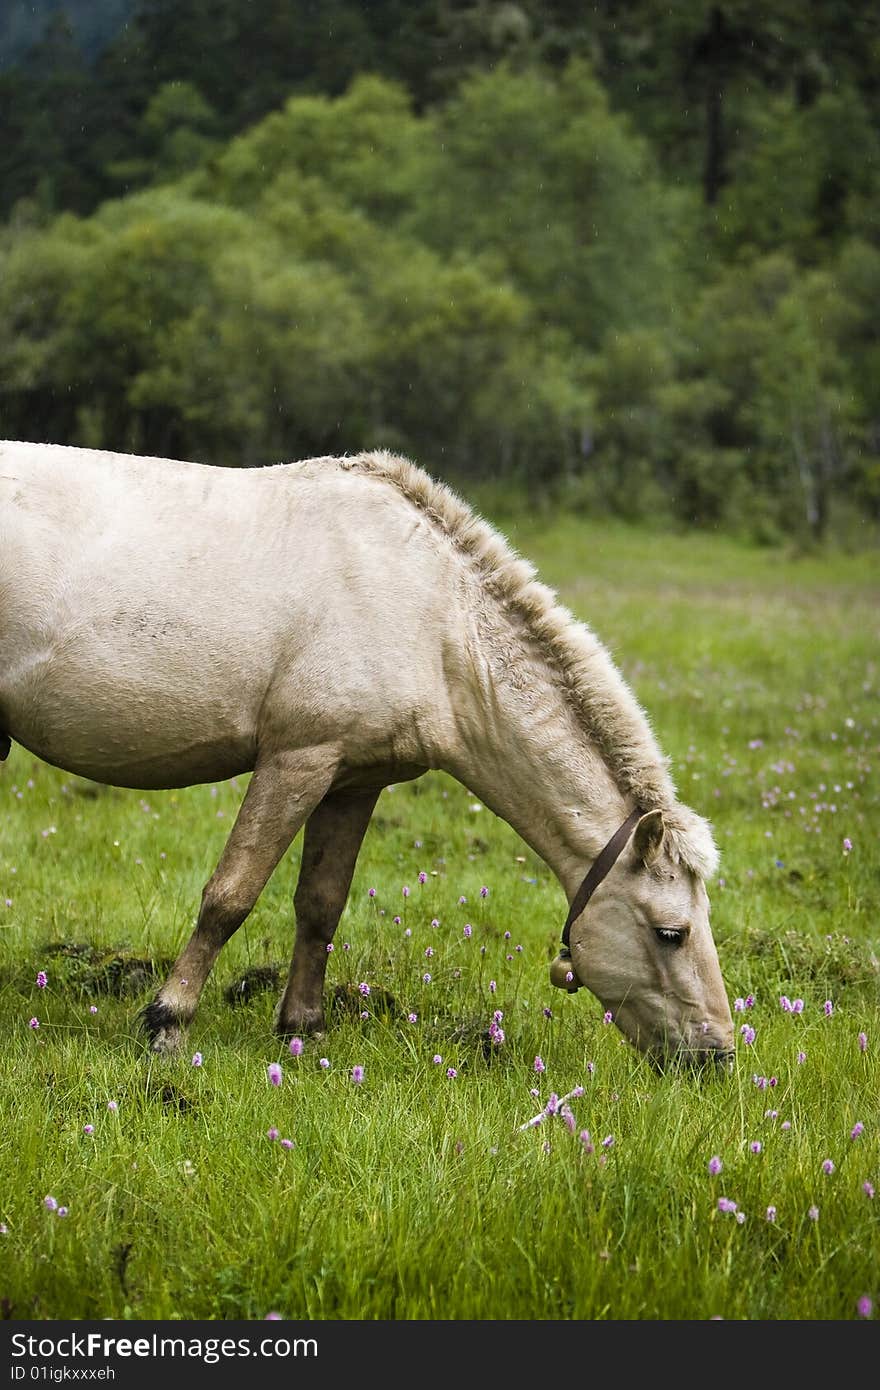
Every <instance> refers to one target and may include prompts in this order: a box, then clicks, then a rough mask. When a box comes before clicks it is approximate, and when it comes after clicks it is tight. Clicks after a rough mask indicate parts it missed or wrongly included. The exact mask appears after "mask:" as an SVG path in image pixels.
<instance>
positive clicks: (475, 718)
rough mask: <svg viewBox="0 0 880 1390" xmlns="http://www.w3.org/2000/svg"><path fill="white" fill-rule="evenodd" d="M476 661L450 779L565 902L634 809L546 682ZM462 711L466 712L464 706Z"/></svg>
mask: <svg viewBox="0 0 880 1390" xmlns="http://www.w3.org/2000/svg"><path fill="white" fill-rule="evenodd" d="M511 656H512V653H510V652H502V653H500V654H499V653H498V652H496V653H494V654H491V655H489V657H488V658H487V657H486V655H485V653H481V654H480V657H479V658H478V661H479V664H480V666H481V668H482V669H481V675H482V681H481V685H482V689H481V691H480V694H479V697H477V696H476V692H475V691H474V689H473V686H470V688H469V689H467V690H464V691H463V690H459V691H458V694H457V699H458V702H459V711H460V713H463V714H464V717H463V718H460V719H459V720H458V721H457V724H458V729H459V747H458V748H457V750H456V754H455V757H454V760H453V762H452V764H451V765H450V767H449V770H450V771H452V772H453V773H454V774H455V776H457V777H458V778H459V780H460V781H462V782H463V783H464V784H465V785H466V786H468V787H469V788H470V789H471V790H472V791H473V792H475V793H476V794H477V795H478V796H479V797H480V799H481V800H482V801H483V802H484V803H485V805H486V806H488V807H489V809H490V810H492V811H494V812H495V814H496V815H498V816H501V817H502V819H503V820H506V821H507V822H508V823H509V824H510V825H511V826H513V828H514V829H515V830H516V831H517V833H518V834H519V835H520V836H521V837H522V839H523V840H525V842H526V843H527V844H528V845H529V846H530V847H531V848H532V849H533V850H534V851H535V852H536V853H537V854H539V855H540V856H541V858H542V859H543V860H544V862H545V863H546V864H548V865H549V867H550V868H551V869H552V870H553V872H554V873H555V874H556V877H557V878H558V879H559V881H560V883H561V884H562V886H563V888H564V889H565V891H566V893H567V894H568V897H569V899H571V898H572V897H573V895H574V893H575V891H576V889H577V887H578V886H579V884H580V882H581V880H582V878H583V875H584V871H585V867H586V866H587V865H588V864H589V863H590V862H591V861H592V860H593V859H595V857H596V856H597V854H598V853H599V851H600V849H601V848H602V846H603V845H604V844H605V843H606V841H607V840H608V839H609V838H610V836H611V835H612V834H613V832H614V830H615V829H616V828H617V826H618V825H620V823H621V821H622V820H624V819H625V817H626V815H627V813H628V811H629V810H630V809H631V802H632V798H630V800H629V801H627V799H626V798H625V797H624V796H623V794H622V793H621V791H620V789H619V788H618V787H617V786H616V784H615V782H614V780H613V778H612V776H611V773H610V772H609V770H608V767H607V766H606V764H605V762H604V761H603V759H602V757H601V756H600V754H599V752H598V750H597V749H596V748H595V746H594V745H592V744H591V743H590V741H589V739H588V737H587V734H586V733H585V732H584V731H583V730H582V729H581V728H580V726H579V724H578V721H577V718H576V716H575V713H574V711H573V709H572V707H571V705H570V703H569V701H568V700H567V699H566V697H565V694H564V692H563V691H562V690H561V688H560V685H559V683H558V681H556V680H555V679H554V678H553V676H552V674H551V673H550V672H549V671H548V670H546V668H542V666H541V663H540V662H539V661H535V660H527V661H526V664H525V667H523V665H521V664H520V662H519V660H517V661H515V662H511V661H510V657H511ZM462 700H463V701H464V702H465V704H466V709H465V710H462V708H461V703H460V702H461V701H462Z"/></svg>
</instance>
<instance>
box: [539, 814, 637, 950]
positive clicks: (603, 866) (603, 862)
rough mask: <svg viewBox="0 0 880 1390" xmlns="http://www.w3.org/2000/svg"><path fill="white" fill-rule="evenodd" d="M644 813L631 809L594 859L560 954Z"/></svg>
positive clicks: (567, 922)
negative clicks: (573, 927)
mask: <svg viewBox="0 0 880 1390" xmlns="http://www.w3.org/2000/svg"><path fill="white" fill-rule="evenodd" d="M644 814H645V812H644V810H643V809H642V807H641V806H637V807H636V808H635V810H634V811H631V812H630V814H629V815H628V816H627V818H626V820H625V821H624V822H623V825H621V826H619V827H618V828H617V830H615V832H614V834H613V835H612V836H611V839H610V840H609V841H608V843H607V845H605V846H604V848H603V849H601V850H600V851H599V853H598V855H597V856H596V858H595V859H594V860H593V863H592V865H591V867H590V869H589V871H588V873H587V876H586V878H585V879H584V881H583V883H582V884H581V886H580V888H579V889H578V890H577V892H576V893H575V895H574V898H573V900H572V904H571V907H570V908H569V909H568V916H567V917H566V919H565V926H564V927H563V928H562V947H563V950H562V952H560V954H563V953H564V952H567V951H568V938H569V935H570V933H571V924H572V922H574V920H575V918H576V917H580V915H581V913H582V912H583V910H584V908H585V907H586V905H587V903H588V902H589V901H590V898H591V897H592V896H593V894H594V893H595V891H596V889H597V888H598V887H599V884H600V883H601V882H602V880H603V878H604V877H605V876H606V874H607V873H608V872H609V871H610V869H611V868H613V866H614V864H616V862H617V860H618V859H619V857H620V854H621V851H622V850H623V847H624V845H625V844H626V842H627V840H628V839H629V837H630V835H631V834H632V833H633V831H634V830H635V828H636V825H637V823H638V822H639V821H640V820H641V818H642V816H643V815H644Z"/></svg>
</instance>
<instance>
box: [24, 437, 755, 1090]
mask: <svg viewBox="0 0 880 1390" xmlns="http://www.w3.org/2000/svg"><path fill="white" fill-rule="evenodd" d="M11 740H14V741H15V742H17V743H19V744H20V745H21V746H23V747H24V748H26V749H28V750H29V751H30V752H31V753H32V754H34V755H35V756H36V757H38V758H40V759H41V760H43V761H45V762H47V763H50V764H52V765H54V766H56V767H59V768H62V769H64V770H65V771H66V772H68V773H71V774H73V775H77V776H81V777H84V778H88V779H90V780H92V781H95V782H99V783H104V784H108V785H113V786H117V787H128V788H136V789H139V790H142V791H150V790H157V789H170V788H176V787H184V786H190V785H194V784H197V783H204V782H216V781H219V780H224V779H229V778H233V777H237V776H240V775H244V774H250V776H249V780H248V785H247V789H246V792H245V793H244V796H243V798H242V802H241V805H240V808H239V811H238V814H237V817H236V819H235V823H234V826H233V828H232V830H231V832H230V834H229V837H228V840H227V841H226V844H225V847H224V849H223V851H222V853H221V855H220V858H219V861H218V862H217V865H216V868H215V869H214V872H213V873H212V874H211V876H210V878H209V879H208V881H207V882H206V883H205V885H204V888H203V891H202V895H201V903H200V906H199V911H198V916H197V920H196V924H195V928H194V930H193V932H192V935H191V937H190V939H189V940H188V941H187V943H186V945H185V946H184V947H183V949H182V950H181V952H180V954H179V956H178V957H177V960H176V962H175V964H174V965H173V967H172V969H171V971H170V973H169V974H168V976H167V978H166V979H165V980H164V982H163V983H162V985H161V987H160V988H159V989H158V990H157V991H156V992H155V994H154V995H153V997H152V998H151V1000H150V1002H149V1003H148V1004H147V1005H146V1006H145V1007H144V1009H143V1010H142V1012H141V1015H140V1023H141V1026H142V1028H143V1030H144V1033H145V1046H147V1047H148V1048H149V1049H150V1050H151V1051H153V1052H155V1053H174V1052H176V1051H177V1050H179V1048H180V1047H181V1045H182V1042H183V1039H184V1038H185V1035H186V1029H187V1027H188V1025H189V1024H190V1022H191V1021H192V1018H193V1016H194V1013H195V1011H196V1008H197V1005H198V1001H199V997H200V995H201V993H202V990H203V988H204V985H205V982H206V980H207V978H208V975H209V973H210V971H211V969H212V967H213V965H214V963H215V961H216V959H217V956H218V954H219V952H220V950H221V948H222V947H223V945H224V944H225V942H226V941H228V939H229V938H230V937H231V936H232V934H233V933H234V932H235V931H236V929H237V928H238V927H239V926H240V925H241V923H242V922H243V921H244V920H245V918H246V917H247V916H248V914H249V913H250V912H251V910H252V908H253V907H254V905H255V903H256V901H257V899H258V897H259V894H260V893H261V891H262V889H263V887H264V886H265V884H266V883H267V881H268V879H269V877H270V875H271V874H272V873H273V871H274V869H275V868H276V866H277V865H278V863H279V861H280V860H281V858H282V856H283V855H284V854H285V852H286V851H287V849H288V847H289V846H290V845H291V843H292V842H293V840H294V839H295V837H296V836H297V835H298V833H299V832H300V830H303V843H302V852H301V863H300V870H299V875H298V879H297V884H296V890H295V894H294V914H295V938H294V945H293V953H292V960H291V965H290V970H289V974H288V977H287V980H286V984H285V987H284V989H283V993H282V995H281V998H280V1001H279V1003H278V1005H277V1009H276V1013H275V1019H274V1027H275V1028H276V1029H277V1031H278V1032H279V1033H280V1034H281V1035H283V1036H287V1035H291V1034H303V1035H309V1034H313V1035H320V1034H321V1033H322V1032H323V1031H324V1030H325V1027H326V1023H325V1015H324V1002H323V997H324V985H325V972H326V967H327V959H328V946H329V945H330V943H331V942H332V939H333V935H334V932H335V930H336V926H337V923H338V922H339V918H340V915H341V913H342V911H343V908H344V906H345V904H346V901H347V898H348V894H349V889H350V886H351V881H352V876H353V873H354V868H355V864H356V860H357V856H358V853H359V850H360V847H361V843H362V840H363V837H364V834H365V832H366V829H367V826H368V824H369V821H370V817H371V814H372V812H373V808H374V807H375V805H376V801H377V798H378V796H379V794H380V792H381V791H382V789H383V788H385V787H386V786H389V785H391V784H396V783H400V782H403V781H406V780H409V779H412V778H417V777H420V776H422V775H423V774H424V773H426V772H428V771H430V770H433V769H442V770H444V771H445V772H447V773H448V774H450V775H451V776H452V777H453V778H455V779H456V780H457V781H458V782H460V783H461V784H462V785H463V786H464V787H466V788H467V789H468V790H469V791H470V792H471V793H472V794H475V795H476V796H478V797H479V798H480V800H481V801H482V803H483V804H484V805H485V806H487V807H488V808H489V809H490V810H491V811H492V812H494V814H495V815H497V816H499V817H501V818H502V819H503V820H505V821H506V822H507V823H508V824H509V825H510V826H512V827H513V829H514V830H515V831H516V833H517V834H518V836H519V837H520V838H521V839H522V840H523V841H525V843H526V844H527V845H529V846H530V847H531V848H532V849H533V850H534V851H535V853H536V854H537V855H539V856H540V858H541V859H542V860H543V861H544V862H545V863H546V864H547V865H548V866H549V868H550V870H551V871H552V872H553V873H554V874H555V876H556V878H557V880H558V882H559V883H560V885H561V887H562V889H563V891H564V893H565V895H566V898H567V901H568V904H569V912H568V917H567V919H566V922H565V927H564V931H563V939H562V941H561V943H560V951H559V955H558V956H557V957H556V959H555V960H554V961H553V962H552V964H551V966H550V980H551V983H552V984H554V985H555V986H557V987H558V988H560V989H562V990H565V991H567V992H571V993H573V992H576V991H577V990H578V989H580V988H585V989H586V990H587V991H588V992H589V993H592V994H593V995H594V996H595V998H596V999H597V1000H599V1001H600V1003H601V1004H602V1005H603V1006H604V1008H605V1009H606V1010H607V1011H609V1012H610V1013H611V1016H612V1018H613V1021H614V1023H615V1025H616V1026H617V1028H618V1029H619V1030H620V1031H621V1032H622V1033H623V1035H624V1036H625V1037H626V1038H627V1039H628V1040H629V1042H630V1043H632V1044H633V1046H634V1047H635V1048H636V1049H637V1051H638V1052H639V1053H641V1054H644V1055H645V1056H647V1057H649V1058H650V1059H651V1061H652V1062H653V1063H654V1064H655V1065H656V1066H657V1067H658V1068H659V1069H663V1068H664V1067H666V1066H667V1065H668V1064H669V1063H670V1062H673V1061H675V1062H684V1063H688V1064H691V1065H693V1066H703V1065H705V1064H706V1063H715V1064H718V1065H720V1066H721V1067H722V1068H725V1069H727V1070H730V1068H731V1066H732V1059H733V1055H734V1037H733V1021H732V1016H731V1012H730V1006H729V1002H728V997H727V993H726V990H725V986H724V982H723V978H722V974H721V969H720V965H719V959H718V953H717V949H716V945H715V942H714V939H713V935H712V930H711V926H710V921H709V899H708V893H707V888H706V883H707V881H708V880H709V879H710V878H711V877H712V875H713V874H714V873H715V872H716V870H717V864H718V851H717V847H716V844H715V841H714V838H713V832H712V828H711V826H710V824H709V822H708V821H707V820H705V819H704V818H703V817H702V816H700V815H699V814H697V812H696V811H694V810H693V809H691V808H690V807H688V806H686V805H684V804H683V803H682V802H680V801H679V799H678V797H677V794H676V791H675V786H674V782H673V779H672V776H671V772H670V768H669V762H668V760H667V759H666V758H665V757H664V756H663V755H662V754H661V752H660V749H659V747H658V744H657V742H656V739H655V737H654V734H653V732H652V729H651V726H650V724H649V721H648V717H647V715H646V713H645V711H644V710H643V709H642V707H641V706H640V704H639V703H638V701H637V699H636V697H635V695H634V694H633V692H632V690H631V688H630V686H629V685H628V684H627V682H626V681H625V680H624V678H623V676H622V674H621V673H620V671H619V670H618V668H617V667H616V665H615V664H614V662H613V660H612V658H611V656H610V654H609V652H608V650H607V648H606V647H605V646H604V645H603V643H602V642H601V641H600V640H599V638H598V637H597V636H596V635H595V633H594V632H593V631H592V629H591V628H589V627H588V626H587V625H586V624H585V623H583V622H580V621H577V620H576V619H575V618H574V617H573V615H572V614H571V612H570V611H569V610H568V609H567V608H565V607H564V606H563V605H562V604H561V603H560V602H559V600H558V597H557V595H556V593H555V592H554V591H553V590H551V589H550V588H548V587H547V586H546V585H545V584H543V583H542V582H541V581H540V580H539V578H538V577H537V575H536V572H535V569H534V567H533V566H532V565H531V564H529V563H528V562H527V561H526V560H525V559H524V558H523V557H522V556H520V555H519V554H518V553H517V552H516V551H515V550H514V549H513V548H512V546H511V545H510V544H509V543H508V542H507V540H506V539H505V538H504V537H503V536H502V535H501V534H500V532H498V531H497V530H496V529H495V528H494V527H493V526H492V525H491V524H490V523H489V522H487V521H486V520H484V519H483V518H482V517H481V516H480V515H478V514H477V513H476V512H475V511H474V510H473V509H472V508H471V507H469V506H468V505H467V503H466V502H465V501H463V500H462V499H461V498H460V497H459V495H458V494H457V493H456V492H455V491H454V490H453V489H452V488H451V487H449V486H448V485H447V484H446V483H444V482H441V481H437V480H435V479H433V478H432V477H430V476H429V474H428V473H427V472H425V471H424V470H423V469H422V468H420V467H418V466H417V465H416V464H414V463H413V462H411V461H410V460H409V459H407V458H404V457H401V456H399V455H397V454H394V453H391V452H388V451H386V450H375V451H366V452H362V453H358V454H351V455H349V454H345V455H343V456H340V457H322V458H309V459H304V460H300V461H296V462H284V463H272V464H267V465H265V466H258V467H247V468H230V467H219V466H215V465H212V464H207V463H199V462H190V461H184V460H177V459H165V458H153V457H146V456H140V455H134V454H119V453H113V452H109V451H104V450H92V449H81V448H76V447H68V446H63V445H51V444H39V443H26V442H19V441H0V755H5V754H6V753H8V752H9V748H10V741H11Z"/></svg>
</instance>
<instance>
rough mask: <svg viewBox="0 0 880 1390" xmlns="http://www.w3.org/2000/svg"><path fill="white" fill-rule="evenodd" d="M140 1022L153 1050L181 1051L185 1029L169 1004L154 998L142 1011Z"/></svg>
mask: <svg viewBox="0 0 880 1390" xmlns="http://www.w3.org/2000/svg"><path fill="white" fill-rule="evenodd" d="M139 1022H140V1025H141V1028H142V1029H143V1031H144V1032H145V1033H146V1035H147V1037H148V1039H149V1042H150V1051H151V1052H158V1053H160V1054H167V1053H173V1052H178V1051H179V1049H180V1044H181V1042H182V1041H183V1031H182V1029H181V1026H180V1020H179V1019H178V1017H177V1015H176V1014H175V1013H174V1011H173V1009H170V1008H169V1007H168V1005H167V1004H163V1003H162V1001H161V1000H160V999H154V1000H153V1002H152V1004H148V1005H147V1007H146V1008H145V1009H144V1010H143V1011H142V1012H141V1015H140V1019H139Z"/></svg>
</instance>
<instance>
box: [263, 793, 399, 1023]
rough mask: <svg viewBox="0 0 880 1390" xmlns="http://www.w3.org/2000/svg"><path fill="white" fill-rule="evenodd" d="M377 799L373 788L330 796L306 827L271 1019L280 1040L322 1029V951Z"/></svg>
mask: <svg viewBox="0 0 880 1390" xmlns="http://www.w3.org/2000/svg"><path fill="white" fill-rule="evenodd" d="M378 795H379V790H378V789H371V790H369V791H363V790H357V791H354V790H346V791H339V792H331V793H330V795H329V796H327V797H325V799H324V800H323V801H322V802H321V804H320V806H318V807H317V808H316V810H314V811H313V812H312V814H311V816H310V817H309V820H308V823H307V824H306V829H305V835H304V838H303V852H302V863H301V866H300V872H299V880H298V882H297V886H296V893H295V895H294V900H293V902H294V908H295V910H296V942H295V945H294V950H293V960H292V962H291V966H290V974H289V975H288V977H287V986H286V988H285V990H284V994H283V995H282V998H281V1002H280V1004H279V1005H278V1011H277V1014H276V1019H275V1027H276V1029H277V1031H278V1032H279V1033H281V1034H282V1035H284V1036H287V1035H289V1034H291V1033H320V1032H323V1030H324V976H325V973H326V970H327V955H328V952H327V947H328V945H329V943H330V942H331V941H332V940H333V933H334V932H335V930H336V926H337V923H338V922H339V918H340V916H341V915H342V909H343V908H344V907H345V903H346V900H347V898H348V892H349V889H350V888H351V879H352V874H353V873H354V866H355V863H356V862H357V857H358V851H359V850H360V847H361V844H362V842H363V838H364V834H365V833H366V829H367V826H368V825H369V823H370V816H371V815H372V814H373V807H374V806H375V805H376V800H377V798H378Z"/></svg>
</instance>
